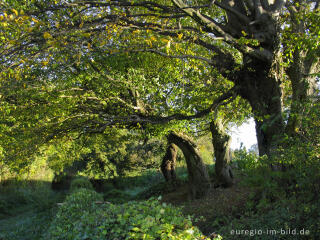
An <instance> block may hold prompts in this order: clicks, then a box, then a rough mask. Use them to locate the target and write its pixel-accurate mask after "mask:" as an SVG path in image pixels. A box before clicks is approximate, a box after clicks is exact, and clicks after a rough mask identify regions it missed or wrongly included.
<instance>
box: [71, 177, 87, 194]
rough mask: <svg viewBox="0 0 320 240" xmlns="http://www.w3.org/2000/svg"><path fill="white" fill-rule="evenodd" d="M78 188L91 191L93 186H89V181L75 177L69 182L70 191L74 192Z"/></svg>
mask: <svg viewBox="0 0 320 240" xmlns="http://www.w3.org/2000/svg"><path fill="white" fill-rule="evenodd" d="M80 188H86V189H90V190H93V186H92V184H91V182H90V181H89V179H87V178H85V177H76V178H75V179H73V180H72V181H71V184H70V191H72V192H73V191H76V190H78V189H80Z"/></svg>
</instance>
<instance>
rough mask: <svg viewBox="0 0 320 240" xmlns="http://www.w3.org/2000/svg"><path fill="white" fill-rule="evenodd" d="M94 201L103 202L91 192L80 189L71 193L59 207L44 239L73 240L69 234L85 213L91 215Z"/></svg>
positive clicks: (97, 195)
mask: <svg viewBox="0 0 320 240" xmlns="http://www.w3.org/2000/svg"><path fill="white" fill-rule="evenodd" d="M96 201H103V198H102V196H101V195H100V194H98V193H96V192H95V191H93V190H90V189H85V188H81V189H78V190H77V191H74V192H72V194H71V195H69V196H67V197H66V200H65V202H64V203H63V205H62V206H60V208H59V210H58V212H57V215H56V217H55V219H54V220H53V221H52V223H51V226H50V228H49V229H48V232H47V233H46V235H45V237H44V239H70V240H71V239H73V238H72V237H71V236H72V235H71V234H70V232H71V231H73V230H74V227H75V226H76V221H79V218H81V216H82V215H83V214H84V213H85V212H89V213H92V212H93V211H94V209H95V202H96Z"/></svg>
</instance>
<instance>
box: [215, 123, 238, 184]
mask: <svg viewBox="0 0 320 240" xmlns="http://www.w3.org/2000/svg"><path fill="white" fill-rule="evenodd" d="M210 130H211V134H212V144H213V149H214V156H215V158H216V163H215V171H216V175H217V178H218V182H219V185H221V186H223V187H231V186H232V185H233V184H234V178H233V173H232V169H231V166H230V165H229V164H230V144H231V137H230V136H229V135H228V134H227V133H226V132H225V129H224V126H223V124H222V121H221V120H220V119H216V120H213V121H212V122H211V124H210Z"/></svg>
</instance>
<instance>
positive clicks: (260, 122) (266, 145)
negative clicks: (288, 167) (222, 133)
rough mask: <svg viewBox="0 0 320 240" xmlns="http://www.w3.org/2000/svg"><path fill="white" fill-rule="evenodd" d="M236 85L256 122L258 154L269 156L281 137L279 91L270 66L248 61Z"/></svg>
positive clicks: (275, 76) (282, 131) (280, 93)
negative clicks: (248, 104) (246, 101)
mask: <svg viewBox="0 0 320 240" xmlns="http://www.w3.org/2000/svg"><path fill="white" fill-rule="evenodd" d="M236 84H237V85H238V86H239V89H240V95H241V96H242V97H243V98H244V99H246V100H248V102H249V103H250V105H251V107H252V111H253V114H254V119H255V123H256V134H257V140H258V148H259V155H260V156H263V155H265V154H266V155H267V156H268V157H271V155H272V153H273V152H274V150H275V149H276V148H277V146H278V144H279V141H280V140H281V139H282V136H283V134H284V121H283V117H282V99H281V95H282V90H281V87H280V81H278V78H277V74H276V73H275V72H273V67H272V64H268V62H264V61H260V60H259V59H254V60H249V61H248V62H247V63H246V64H245V65H244V67H243V71H242V72H241V75H240V76H239V78H238V82H236Z"/></svg>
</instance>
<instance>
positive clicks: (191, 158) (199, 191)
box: [168, 132, 211, 199]
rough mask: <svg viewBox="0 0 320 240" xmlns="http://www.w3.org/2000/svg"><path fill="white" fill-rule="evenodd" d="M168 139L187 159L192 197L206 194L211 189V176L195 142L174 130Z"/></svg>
mask: <svg viewBox="0 0 320 240" xmlns="http://www.w3.org/2000/svg"><path fill="white" fill-rule="evenodd" d="M168 140H169V142H171V143H174V144H175V145H177V146H178V147H179V148H180V149H181V150H182V152H183V155H184V157H185V159H186V162H187V168H188V178H189V186H190V196H191V198H192V199H195V198H201V197H203V196H205V195H206V194H207V192H208V190H209V189H210V185H211V184H210V178H209V175H208V172H207V169H206V166H205V165H204V163H203V161H202V158H201V157H200V155H199V153H198V151H197V149H196V145H195V143H193V142H192V141H191V140H190V139H189V138H188V137H187V136H184V135H181V134H177V133H174V132H171V133H170V134H169V136H168Z"/></svg>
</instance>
